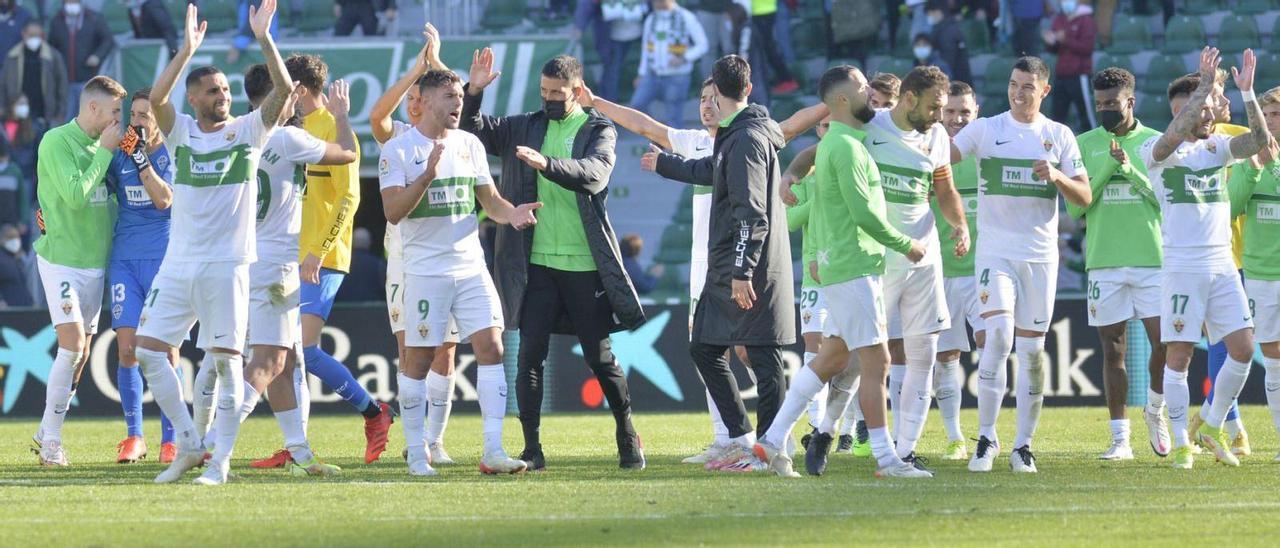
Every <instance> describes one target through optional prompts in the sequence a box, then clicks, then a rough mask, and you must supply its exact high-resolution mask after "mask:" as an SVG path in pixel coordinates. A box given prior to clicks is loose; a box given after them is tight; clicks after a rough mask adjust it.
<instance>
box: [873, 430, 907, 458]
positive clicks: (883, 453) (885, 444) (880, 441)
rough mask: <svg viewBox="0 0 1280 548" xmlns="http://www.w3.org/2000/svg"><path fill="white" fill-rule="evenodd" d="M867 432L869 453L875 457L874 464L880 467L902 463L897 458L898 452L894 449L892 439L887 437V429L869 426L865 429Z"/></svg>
mask: <svg viewBox="0 0 1280 548" xmlns="http://www.w3.org/2000/svg"><path fill="white" fill-rule="evenodd" d="M867 434H868V435H869V436H870V438H871V455H872V456H874V457H875V458H876V464H877V465H879V467H880V468H889V467H892V466H900V465H902V459H900V458H898V453H897V452H896V451H894V449H893V440H892V439H889V431H888V430H887V429H885V428H884V427H883V426H882V427H880V428H871V429H869V430H867Z"/></svg>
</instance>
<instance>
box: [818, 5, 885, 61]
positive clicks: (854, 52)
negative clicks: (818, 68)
mask: <svg viewBox="0 0 1280 548" xmlns="http://www.w3.org/2000/svg"><path fill="white" fill-rule="evenodd" d="M823 9H824V10H825V11H826V14H827V25H826V29H824V30H825V31H826V33H827V36H826V38H827V40H826V41H827V58H828V59H852V60H853V61H855V62H856V64H857V65H858V66H866V64H867V54H869V53H870V52H871V51H873V50H874V49H875V48H876V45H877V43H878V41H879V40H880V28H881V26H882V25H881V21H882V19H883V14H881V13H880V11H881V7H880V1H879V0H828V1H826V2H824V5H823ZM894 13H895V14H896V13H897V12H894ZM889 21H890V23H891V24H890V26H889V34H890V36H893V35H894V33H895V32H897V26H896V25H897V19H893V18H891V19H889ZM890 43H892V42H890Z"/></svg>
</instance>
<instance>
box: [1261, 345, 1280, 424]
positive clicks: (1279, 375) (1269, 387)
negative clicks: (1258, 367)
mask: <svg viewBox="0 0 1280 548" xmlns="http://www.w3.org/2000/svg"><path fill="white" fill-rule="evenodd" d="M1262 365H1263V367H1265V368H1266V371H1267V376H1266V378H1265V381H1266V385H1265V386H1264V388H1265V389H1266V391H1267V409H1270V410H1271V423H1272V424H1274V425H1275V427H1276V432H1280V358H1262Z"/></svg>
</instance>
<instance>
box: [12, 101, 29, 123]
mask: <svg viewBox="0 0 1280 548" xmlns="http://www.w3.org/2000/svg"><path fill="white" fill-rule="evenodd" d="M30 115H31V106H30V105H25V104H23V105H14V107H13V116H14V117H15V118H17V119H19V120H25V119H27V116H30Z"/></svg>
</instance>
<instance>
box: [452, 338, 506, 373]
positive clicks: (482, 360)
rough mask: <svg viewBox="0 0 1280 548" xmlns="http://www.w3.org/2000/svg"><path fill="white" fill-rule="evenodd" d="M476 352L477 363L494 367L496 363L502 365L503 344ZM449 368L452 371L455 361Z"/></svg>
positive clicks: (477, 348) (478, 349) (477, 349)
mask: <svg viewBox="0 0 1280 548" xmlns="http://www.w3.org/2000/svg"><path fill="white" fill-rule="evenodd" d="M475 351H476V363H479V364H483V365H493V364H496V363H502V360H503V355H504V354H503V353H504V350H503V348H502V343H500V342H499V343H496V344H494V345H492V346H489V347H486V348H484V349H481V348H479V347H476V349H475ZM448 368H449V369H450V370H451V371H452V369H453V360H450V361H449V364H448Z"/></svg>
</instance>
